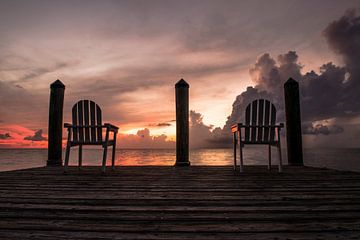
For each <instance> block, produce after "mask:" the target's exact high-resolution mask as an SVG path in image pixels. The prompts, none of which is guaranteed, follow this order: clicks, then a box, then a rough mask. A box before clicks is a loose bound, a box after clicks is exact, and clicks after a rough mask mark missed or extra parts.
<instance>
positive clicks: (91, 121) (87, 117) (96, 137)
mask: <svg viewBox="0 0 360 240" xmlns="http://www.w3.org/2000/svg"><path fill="white" fill-rule="evenodd" d="M72 124H73V125H74V126H83V127H79V128H74V129H73V141H75V142H80V143H81V142H101V141H102V128H101V125H102V119H101V109H100V107H99V106H98V105H97V104H96V103H94V102H93V101H89V100H81V101H79V102H77V103H76V104H75V105H74V106H73V108H72ZM89 126H91V127H89Z"/></svg>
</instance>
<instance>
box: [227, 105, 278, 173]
mask: <svg viewBox="0 0 360 240" xmlns="http://www.w3.org/2000/svg"><path fill="white" fill-rule="evenodd" d="M275 121H276V108H275V106H274V104H272V103H271V102H270V101H268V100H264V99H257V100H254V101H253V102H252V103H250V104H249V105H248V106H247V107H246V111H245V124H243V123H237V124H235V125H233V126H232V127H231V131H232V133H233V147H234V169H235V170H236V167H237V163H236V148H237V145H238V144H239V146H240V149H239V150H240V172H243V171H244V167H243V148H244V147H245V144H263V145H268V146H269V164H268V169H269V171H270V170H271V146H275V147H277V148H278V152H279V172H281V171H282V157H281V144H280V130H281V128H283V127H284V124H283V123H280V124H278V125H276V124H275ZM275 132H276V134H275ZM275 135H277V136H275Z"/></svg>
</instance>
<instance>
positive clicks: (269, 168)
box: [268, 144, 271, 171]
mask: <svg viewBox="0 0 360 240" xmlns="http://www.w3.org/2000/svg"><path fill="white" fill-rule="evenodd" d="M268 170H269V171H271V145H270V144H269V164H268Z"/></svg>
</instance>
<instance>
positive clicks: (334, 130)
mask: <svg viewBox="0 0 360 240" xmlns="http://www.w3.org/2000/svg"><path fill="white" fill-rule="evenodd" d="M342 132H344V128H343V127H341V126H338V125H329V126H327V125H324V124H321V123H320V124H313V123H308V124H304V125H303V133H304V134H309V135H320V134H322V135H329V134H339V133H342Z"/></svg>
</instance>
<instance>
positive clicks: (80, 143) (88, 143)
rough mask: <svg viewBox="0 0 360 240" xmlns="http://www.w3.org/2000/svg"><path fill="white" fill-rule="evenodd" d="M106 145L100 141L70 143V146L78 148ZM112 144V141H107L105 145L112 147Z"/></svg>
mask: <svg viewBox="0 0 360 240" xmlns="http://www.w3.org/2000/svg"><path fill="white" fill-rule="evenodd" d="M105 143H106V141H101V142H89V141H70V144H71V146H79V145H104V144H105ZM113 144H114V140H109V141H108V142H107V145H108V146H110V145H113Z"/></svg>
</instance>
